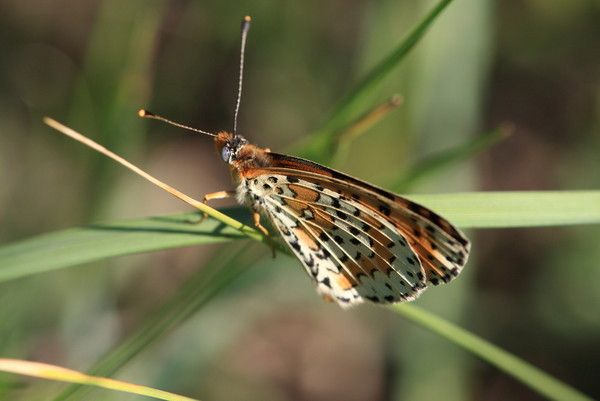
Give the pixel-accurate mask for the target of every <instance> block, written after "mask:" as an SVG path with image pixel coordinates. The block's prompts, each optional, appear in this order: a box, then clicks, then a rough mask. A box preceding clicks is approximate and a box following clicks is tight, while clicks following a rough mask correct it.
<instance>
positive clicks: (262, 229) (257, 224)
mask: <svg viewBox="0 0 600 401" xmlns="http://www.w3.org/2000/svg"><path fill="white" fill-rule="evenodd" d="M252 220H253V221H254V227H256V228H257V229H258V230H259V231H260V232H261V233H263V234H264V235H265V237H270V236H271V234H269V230H267V229H266V228H265V227H264V226H263V225H262V224H260V213H258V212H257V211H254V212H252ZM268 242H269V246H270V247H271V252H273V258H275V255H276V250H275V244H274V243H273V242H272V241H271V240H270V239H269V241H268Z"/></svg>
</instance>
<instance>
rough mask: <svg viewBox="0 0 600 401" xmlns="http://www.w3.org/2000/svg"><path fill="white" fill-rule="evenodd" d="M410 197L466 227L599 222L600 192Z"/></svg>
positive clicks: (560, 224)
mask: <svg viewBox="0 0 600 401" xmlns="http://www.w3.org/2000/svg"><path fill="white" fill-rule="evenodd" d="M407 197H408V198H410V199H413V200H415V201H417V202H419V203H422V204H423V205H425V206H428V207H430V208H432V209H433V210H436V211H438V212H439V213H441V214H442V215H443V216H444V217H446V218H448V219H449V220H450V221H452V222H453V223H455V224H456V225H458V226H460V227H463V228H510V227H544V226H565V225H576V224H598V223H600V191H524V192H516V191H515V192H467V193H456V194H439V195H409V196H407Z"/></svg>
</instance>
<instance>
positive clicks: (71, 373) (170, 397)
mask: <svg viewBox="0 0 600 401" xmlns="http://www.w3.org/2000/svg"><path fill="white" fill-rule="evenodd" d="M0 371H2V372H7V373H14V374H18V375H24V376H31V377H37V378H40V379H47V380H54V381H60V382H66V383H77V384H86V385H89V386H95V387H102V388H106V389H109V390H117V391H121V392H124V393H131V394H138V395H143V396H147V397H153V398H157V399H159V400H165V401H198V400H196V399H194V398H189V397H185V396H182V395H178V394H173V393H169V392H168V391H163V390H159V389H155V388H152V387H146V386H141V385H139V384H133V383H127V382H124V381H121V380H114V379H109V378H106V377H97V376H90V375H86V374H84V373H81V372H78V371H76V370H71V369H66V368H63V367H60V366H56V365H50V364H47V363H39V362H30V361H23V360H19V359H3V358H0Z"/></svg>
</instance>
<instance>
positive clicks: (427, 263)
mask: <svg viewBox="0 0 600 401" xmlns="http://www.w3.org/2000/svg"><path fill="white" fill-rule="evenodd" d="M270 155H271V165H272V167H269V168H268V169H264V170H263V171H261V172H260V173H261V174H269V173H274V172H277V173H279V174H282V175H285V176H290V177H292V179H293V177H296V178H302V179H306V180H309V181H311V182H318V183H320V185H321V186H323V187H326V188H329V189H331V190H333V191H334V192H337V193H340V194H344V195H345V196H347V197H351V198H353V199H356V200H357V201H358V202H360V203H361V204H364V205H365V206H366V207H368V208H370V209H371V210H374V211H378V212H379V213H381V215H383V216H385V217H386V219H388V220H389V221H391V222H392V223H393V224H394V226H396V227H397V228H398V229H399V230H400V231H401V232H402V234H403V235H404V236H405V237H406V238H407V240H408V243H409V244H410V246H411V247H412V248H413V249H414V251H415V252H416V253H417V255H419V259H420V261H421V263H422V264H423V267H424V270H425V274H426V277H427V281H428V283H431V284H433V285H438V284H440V283H447V282H449V281H451V280H452V279H453V278H454V277H456V276H457V275H458V274H459V273H460V271H461V269H462V268H463V266H464V265H465V263H466V261H467V258H468V255H469V251H470V243H469V241H468V240H467V238H466V237H465V236H464V234H463V233H461V232H460V231H459V230H458V229H457V228H456V227H454V226H453V225H452V224H450V223H449V222H448V221H447V220H446V219H444V218H442V217H441V216H439V215H438V214H436V213H435V212H433V211H432V210H430V209H428V208H426V207H423V206H421V205H419V204H417V203H415V202H412V201H410V200H408V199H406V198H403V197H401V196H398V195H395V194H393V193H391V192H389V191H386V190H384V189H382V188H379V187H376V186H374V185H371V184H369V183H367V182H364V181H361V180H358V179H356V178H354V177H351V176H348V175H346V174H344V173H341V172H339V171H336V170H333V169H330V168H327V167H324V166H321V165H319V164H317V163H314V162H311V161H308V160H304V159H300V158H296V157H292V156H287V155H281V154H276V153H271V154H270Z"/></svg>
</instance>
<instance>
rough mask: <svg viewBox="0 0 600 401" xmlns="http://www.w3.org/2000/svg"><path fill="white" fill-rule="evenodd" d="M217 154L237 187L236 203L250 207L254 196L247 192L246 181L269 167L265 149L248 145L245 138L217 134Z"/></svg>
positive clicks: (226, 133)
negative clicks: (227, 167)
mask: <svg viewBox="0 0 600 401" xmlns="http://www.w3.org/2000/svg"><path fill="white" fill-rule="evenodd" d="M215 145H216V148H217V153H219V155H220V156H221V159H223V161H224V162H225V163H227V164H229V169H230V171H231V176H232V178H233V181H234V182H235V184H236V185H237V186H238V190H237V193H238V201H239V202H240V203H247V204H250V205H251V206H254V207H255V208H256V206H258V205H254V203H256V202H255V199H254V198H255V196H254V195H255V194H251V193H250V192H249V191H248V183H247V181H248V180H252V179H253V178H254V177H255V176H256V175H257V172H258V171H260V169H261V168H264V167H268V166H270V165H271V156H270V155H269V152H268V151H267V150H266V149H263V148H261V147H259V146H256V145H253V144H251V143H248V141H247V140H246V138H244V137H243V136H241V135H237V134H232V133H230V132H225V131H222V132H219V133H218V134H217V136H216V137H215Z"/></svg>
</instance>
